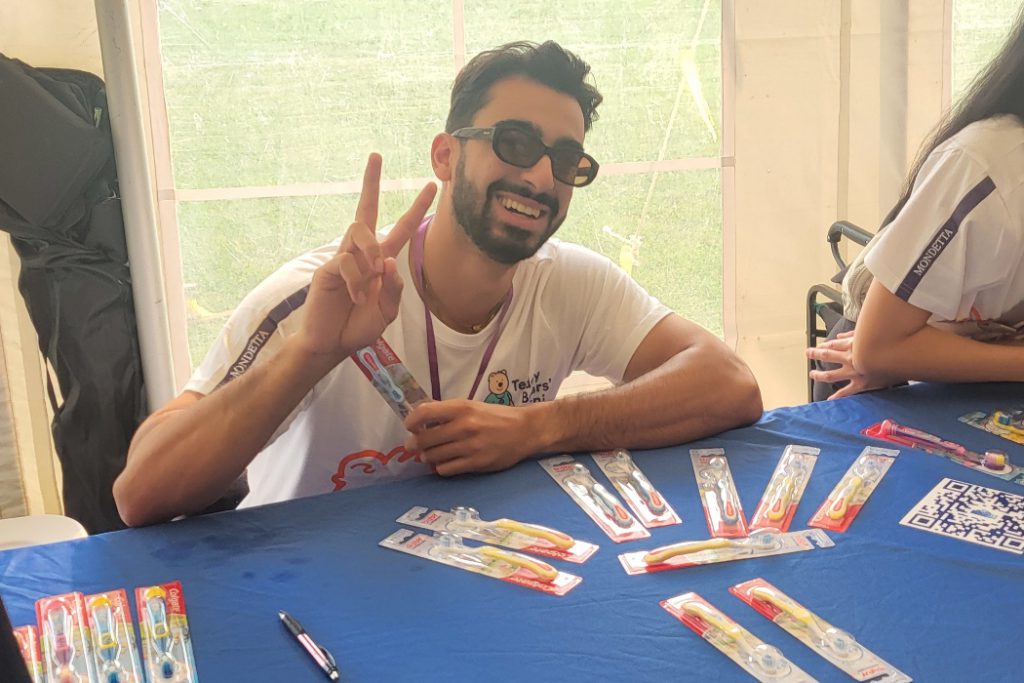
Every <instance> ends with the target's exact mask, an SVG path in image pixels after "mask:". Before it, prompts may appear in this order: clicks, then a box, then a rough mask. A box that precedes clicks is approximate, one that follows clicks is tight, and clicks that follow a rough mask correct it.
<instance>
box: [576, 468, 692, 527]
mask: <svg viewBox="0 0 1024 683" xmlns="http://www.w3.org/2000/svg"><path fill="white" fill-rule="evenodd" d="M594 462H595V463H596V464H597V466H598V467H599V468H600V469H601V471H602V472H604V475H605V476H606V477H608V481H610V482H611V483H612V486H614V487H615V490H616V491H618V492H619V495H621V496H622V499H623V500H625V501H626V504H627V505H629V507H630V509H631V510H632V511H633V514H634V515H635V516H636V518H637V519H639V520H640V523H641V524H643V525H644V526H645V527H648V528H653V527H660V526H669V525H671V524H679V523H680V521H681V520H680V519H679V515H677V514H676V512H675V510H673V509H672V506H671V505H669V504H668V502H667V501H666V500H665V499H664V498H663V497H662V495H661V493H660V492H659V491H658V490H657V489H656V488H654V485H653V484H651V482H650V480H649V479H648V478H647V476H646V475H645V474H644V473H643V472H642V471H641V470H640V468H639V467H638V466H637V464H636V462H634V461H633V457H632V455H630V452H629V451H627V450H626V449H625V448H617V449H615V450H614V451H602V452H599V453H594Z"/></svg>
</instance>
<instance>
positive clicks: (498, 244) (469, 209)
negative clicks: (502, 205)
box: [452, 156, 565, 265]
mask: <svg viewBox="0 0 1024 683" xmlns="http://www.w3.org/2000/svg"><path fill="white" fill-rule="evenodd" d="M465 160H466V157H465V156H463V157H462V158H461V159H459V163H458V165H457V166H456V168H455V178H454V179H453V181H452V205H453V208H454V210H455V220H456V221H458V223H459V225H460V226H462V230H463V232H465V233H466V235H467V236H469V239H471V240H472V241H473V244H475V245H476V246H477V248H478V249H479V250H480V251H482V252H483V253H484V254H486V255H487V256H488V257H489V258H491V259H493V260H494V261H497V262H498V263H504V264H506V265H513V264H515V263H519V262H520V261H522V260H524V259H528V258H530V257H531V256H533V255H534V254H536V253H537V250H538V249H540V248H541V246H542V245H543V244H544V243H545V242H547V241H548V238H549V237H551V235H553V234H555V231H557V230H558V228H560V227H561V226H562V221H564V220H565V216H562V217H561V218H559V219H558V220H557V222H556V220H555V217H556V216H557V215H558V200H557V199H555V198H554V197H552V196H551V195H549V194H536V193H533V192H531V191H530V190H528V189H527V188H525V187H522V186H517V185H512V184H510V183H506V182H504V181H502V180H498V181H495V182H493V183H491V185H490V186H489V187H488V188H487V192H486V193H484V195H483V197H482V199H481V201H477V199H478V193H477V191H476V188H475V187H474V186H473V184H472V183H471V182H470V181H469V179H468V178H466V173H465V171H466V167H465ZM498 192H509V193H511V194H518V195H521V196H523V197H527V198H529V199H532V200H534V201H535V202H538V203H540V204H543V205H544V206H546V207H547V208H548V227H547V229H545V230H544V233H543V234H541V235H540V236H538V237H536V238H535V237H534V235H533V233H531V232H529V231H527V230H523V229H521V228H517V227H516V226H514V225H508V224H498V223H497V221H496V220H495V219H494V217H493V216H491V212H490V208H489V207H492V206H493V205H494V201H493V200H494V195H495V194H496V193H498Z"/></svg>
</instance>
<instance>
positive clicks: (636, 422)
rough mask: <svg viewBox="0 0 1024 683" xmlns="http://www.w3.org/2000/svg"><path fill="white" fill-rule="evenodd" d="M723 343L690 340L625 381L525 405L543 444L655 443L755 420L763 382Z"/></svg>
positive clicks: (547, 447) (555, 447)
mask: <svg viewBox="0 0 1024 683" xmlns="http://www.w3.org/2000/svg"><path fill="white" fill-rule="evenodd" d="M721 348H724V347H718V346H713V347H710V348H709V347H704V346H696V347H692V348H689V349H687V350H685V351H681V352H680V353H678V354H676V355H675V356H673V357H672V358H670V359H669V360H668V361H666V362H665V363H664V364H663V365H661V366H660V367H658V368H655V369H654V370H652V371H650V372H648V373H647V374H645V375H642V376H641V377H638V378H637V379H635V380H634V381H632V382H629V383H627V384H624V385H622V386H619V387H615V388H613V389H608V390H606V391H600V392H595V393H592V394H578V395H576V396H570V397H567V398H564V399H559V400H556V401H552V402H549V403H540V404H536V406H530V407H527V408H526V409H527V410H531V409H532V410H535V411H536V417H537V421H536V424H538V427H539V429H538V431H537V435H536V436H537V439H538V444H537V446H538V448H537V450H538V452H560V451H577V450H599V449H611V448H617V447H622V448H656V447H660V446H667V445H671V444H678V443H685V442H687V441H693V440H694V439H699V438H702V437H705V436H708V435H710V434H717V433H718V432H721V431H724V430H726V429H731V428H733V427H737V426H740V425H745V424H750V423H752V422H754V421H756V420H757V419H758V418H759V417H760V416H761V411H762V405H761V394H760V391H759V390H758V387H757V382H756V381H755V380H754V377H753V375H752V374H751V372H750V370H749V368H747V367H746V366H745V365H744V364H743V363H742V362H740V361H739V360H738V359H737V358H736V357H735V356H733V355H732V354H728V353H723V352H722V351H721Z"/></svg>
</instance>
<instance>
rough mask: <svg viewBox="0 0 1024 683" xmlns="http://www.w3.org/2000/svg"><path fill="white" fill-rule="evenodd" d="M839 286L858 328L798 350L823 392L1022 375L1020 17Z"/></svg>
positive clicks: (1023, 50)
mask: <svg viewBox="0 0 1024 683" xmlns="http://www.w3.org/2000/svg"><path fill="white" fill-rule="evenodd" d="M843 284H844V298H845V299H846V301H845V313H846V316H847V318H849V320H850V321H852V322H853V323H855V329H854V330H853V331H847V332H843V333H841V334H839V335H838V336H837V337H836V338H834V339H831V340H829V341H826V342H825V343H823V344H821V345H819V346H817V347H815V348H811V349H808V350H807V356H808V357H809V358H811V359H813V360H816V361H819V362H822V363H824V364H826V365H825V367H828V368H829V369H819V370H814V371H812V372H811V373H810V377H811V379H813V380H815V382H816V383H832V384H837V385H838V387H839V388H838V390H836V391H835V392H834V393H832V395H831V396H830V397H829V398H840V397H842V396H848V395H851V394H855V393H859V392H861V391H867V390H870V389H877V388H881V387H886V386H892V385H893V384H897V383H900V382H902V381H906V380H925V381H936V382H985V381H1024V15H1022V17H1021V18H1018V21H1017V23H1016V25H1015V27H1014V29H1013V31H1012V33H1011V35H1010V38H1009V40H1008V41H1007V43H1006V45H1004V46H1003V48H1002V50H1001V51H1000V53H999V55H998V56H997V57H996V58H995V59H994V60H993V61H992V62H991V63H990V64H989V65H988V67H987V68H986V69H985V71H984V72H983V73H982V74H981V75H980V76H979V77H978V79H977V80H976V81H975V82H974V84H973V85H972V87H971V89H970V91H969V92H968V93H967V95H966V96H965V97H964V98H963V99H962V100H961V102H960V103H959V104H958V105H957V106H956V107H955V108H954V109H953V111H952V112H951V113H950V114H949V115H948V116H947V117H946V118H945V120H944V121H943V122H942V123H941V124H940V125H939V127H938V128H937V130H936V132H935V134H934V135H933V137H932V138H931V140H929V142H928V143H927V144H926V145H925V147H924V148H923V151H922V153H921V155H920V157H919V159H918V161H917V163H916V164H915V167H914V169H913V171H912V172H911V173H910V176H909V180H908V183H907V188H906V190H905V191H904V193H903V196H902V197H901V198H900V200H899V201H898V202H897V203H896V205H895V207H893V209H892V211H890V212H889V215H888V216H887V217H886V219H885V221H884V222H883V224H882V229H880V231H879V234H878V235H877V237H876V239H874V240H873V241H872V242H871V243H870V244H869V245H868V246H867V247H866V249H865V252H864V254H863V257H862V258H858V262H857V263H856V264H854V267H853V268H851V271H850V272H848V273H847V275H846V278H845V279H844V283H843ZM844 382H845V384H843V383H844Z"/></svg>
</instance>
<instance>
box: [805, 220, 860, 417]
mask: <svg viewBox="0 0 1024 683" xmlns="http://www.w3.org/2000/svg"><path fill="white" fill-rule="evenodd" d="M844 237H845V238H847V239H849V240H851V241H853V242H855V243H856V244H859V245H860V246H862V247H863V246H864V245H866V244H867V243H868V242H870V241H871V238H872V237H874V235H873V234H871V233H870V232H868V231H867V230H864V229H863V228H860V227H858V226H856V225H854V224H853V223H850V222H849V221H836V222H835V223H833V224H832V225H830V226H829V229H828V233H827V234H826V236H825V239H827V240H828V243H829V247H830V248H831V249H832V258H833V259H835V262H836V265H837V266H838V267H839V272H838V273H836V274H835V275H834V276H833V277H832V279H831V282H833V283H835V284H837V285H840V284H842V282H843V276H844V275H845V274H846V269H847V268H849V264H848V263H846V260H845V259H844V258H843V255H842V254H840V253H839V243H840V241H842V239H843V238H844ZM843 319H844V318H843V293H842V292H841V291H840V290H839V289H838V288H836V287H833V286H832V285H827V284H820V285H814V286H813V287H811V288H810V289H809V290H807V346H808V347H813V346H817V345H818V340H819V339H826V338H827V337H828V336H829V334H830V333H831V332H832V330H833V328H834V327H835V326H836V324H838V323H839V322H840V321H841V320H843ZM813 369H814V361H812V360H810V359H808V360H807V372H808V373H809V372H810V371H811V370H813ZM813 400H814V381H813V380H812V379H811V378H810V376H808V377H807V401H808V403H810V402H811V401H813Z"/></svg>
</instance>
